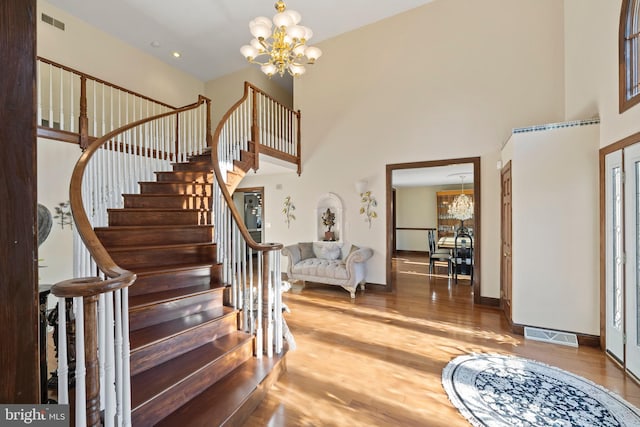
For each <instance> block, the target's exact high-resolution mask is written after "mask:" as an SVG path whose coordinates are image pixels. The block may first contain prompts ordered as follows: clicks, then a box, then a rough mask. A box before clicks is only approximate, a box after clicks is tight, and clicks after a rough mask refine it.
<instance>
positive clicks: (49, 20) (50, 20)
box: [42, 13, 64, 31]
mask: <svg viewBox="0 0 640 427" xmlns="http://www.w3.org/2000/svg"><path fill="white" fill-rule="evenodd" d="M42 21H43V22H46V23H47V24H49V25H53V26H54V27H56V28H58V29H60V30H62V31H64V22H62V21H58V20H57V19H55V18H54V17H53V16H49V15H47V14H46V13H43V14H42Z"/></svg>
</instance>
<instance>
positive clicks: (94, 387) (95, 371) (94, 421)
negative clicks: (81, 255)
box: [84, 295, 101, 426]
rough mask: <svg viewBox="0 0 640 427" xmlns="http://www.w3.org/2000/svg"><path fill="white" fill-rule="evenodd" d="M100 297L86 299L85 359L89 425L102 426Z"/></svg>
mask: <svg viewBox="0 0 640 427" xmlns="http://www.w3.org/2000/svg"><path fill="white" fill-rule="evenodd" d="M97 312H98V296H97V295H92V296H88V297H84V357H85V365H86V390H87V397H86V405H87V425H88V426H100V425H101V424H100V371H99V365H98V316H97Z"/></svg>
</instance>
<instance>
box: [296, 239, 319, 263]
mask: <svg viewBox="0 0 640 427" xmlns="http://www.w3.org/2000/svg"><path fill="white" fill-rule="evenodd" d="M298 247H299V248H300V260H303V259H308V258H313V257H315V255H314V253H313V243H312V242H303V243H298Z"/></svg>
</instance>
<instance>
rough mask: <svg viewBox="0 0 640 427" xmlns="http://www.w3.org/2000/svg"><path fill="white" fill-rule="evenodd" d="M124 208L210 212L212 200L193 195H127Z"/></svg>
mask: <svg viewBox="0 0 640 427" xmlns="http://www.w3.org/2000/svg"><path fill="white" fill-rule="evenodd" d="M124 207H125V208H158V209H163V208H164V209H198V210H199V209H205V210H210V207H211V198H210V197H202V196H199V195H193V194H125V195H124Z"/></svg>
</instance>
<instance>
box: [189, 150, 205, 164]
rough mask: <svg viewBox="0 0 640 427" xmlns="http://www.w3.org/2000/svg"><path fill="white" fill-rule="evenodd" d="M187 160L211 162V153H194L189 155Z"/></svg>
mask: <svg viewBox="0 0 640 427" xmlns="http://www.w3.org/2000/svg"><path fill="white" fill-rule="evenodd" d="M188 160H189V162H191V163H200V162H209V163H211V153H210V152H206V153H202V154H194V155H193V156H189V158H188Z"/></svg>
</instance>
